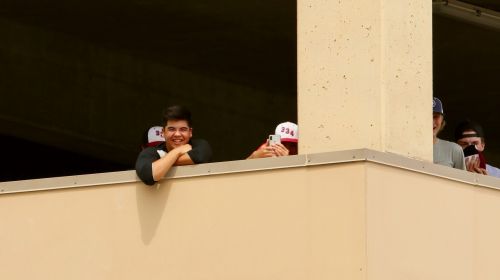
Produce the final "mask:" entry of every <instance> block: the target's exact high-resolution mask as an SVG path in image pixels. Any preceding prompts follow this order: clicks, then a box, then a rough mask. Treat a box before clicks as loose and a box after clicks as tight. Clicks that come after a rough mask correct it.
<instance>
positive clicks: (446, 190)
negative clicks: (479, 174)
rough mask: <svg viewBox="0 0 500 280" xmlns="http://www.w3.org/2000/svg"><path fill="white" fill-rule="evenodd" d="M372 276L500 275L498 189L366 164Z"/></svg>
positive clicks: (397, 277) (490, 277) (451, 276)
mask: <svg viewBox="0 0 500 280" xmlns="http://www.w3.org/2000/svg"><path fill="white" fill-rule="evenodd" d="M366 178H367V202H368V203H367V221H368V222H367V228H368V232H367V243H368V249H367V252H368V279H373V280H379V279H380V280H382V279H426V280H427V279H428V280H432V279H436V280H438V279H464V280H465V279H499V277H500V261H499V254H500V253H499V252H500V240H499V239H498V236H500V221H499V219H498V216H499V215H500V191H499V190H498V189H490V188H484V187H473V186H471V185H470V184H465V183H459V182H452V181H449V180H447V179H442V178H435V177H433V176H427V175H423V174H408V172H399V170H397V169H395V168H390V167H384V166H380V165H376V164H368V166H367V172H366Z"/></svg>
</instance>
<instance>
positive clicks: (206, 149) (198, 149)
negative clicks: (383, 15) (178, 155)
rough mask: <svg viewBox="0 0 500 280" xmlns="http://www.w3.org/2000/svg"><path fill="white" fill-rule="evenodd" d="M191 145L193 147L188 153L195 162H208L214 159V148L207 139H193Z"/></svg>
mask: <svg viewBox="0 0 500 280" xmlns="http://www.w3.org/2000/svg"><path fill="white" fill-rule="evenodd" d="M191 146H192V147H193V149H192V150H191V151H189V152H188V155H189V157H190V158H191V160H192V161H193V162H194V163H207V162H210V160H212V148H211V147H210V144H208V142H207V141H206V140H203V139H192V140H191Z"/></svg>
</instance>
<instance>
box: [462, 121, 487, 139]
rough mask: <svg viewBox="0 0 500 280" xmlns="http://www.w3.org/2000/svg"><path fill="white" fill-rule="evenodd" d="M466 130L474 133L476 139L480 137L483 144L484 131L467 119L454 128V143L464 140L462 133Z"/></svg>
mask: <svg viewBox="0 0 500 280" xmlns="http://www.w3.org/2000/svg"><path fill="white" fill-rule="evenodd" d="M467 130H472V131H474V132H475V133H476V135H477V137H480V138H481V140H482V141H483V142H484V131H483V127H482V126H481V125H479V124H478V123H476V122H474V121H471V120H469V119H467V120H464V121H462V122H460V123H459V124H458V125H457V128H455V141H458V140H459V139H462V138H464V136H463V133H464V132H465V131H467Z"/></svg>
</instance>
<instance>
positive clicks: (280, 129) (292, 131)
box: [274, 122, 299, 143]
mask: <svg viewBox="0 0 500 280" xmlns="http://www.w3.org/2000/svg"><path fill="white" fill-rule="evenodd" d="M274 134H277V135H279V136H281V142H295V143H297V142H299V127H298V126H297V125H296V124H294V123H292V122H284V123H280V124H278V126H277V127H276V130H275V133H274Z"/></svg>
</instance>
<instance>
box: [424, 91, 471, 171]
mask: <svg viewBox="0 0 500 280" xmlns="http://www.w3.org/2000/svg"><path fill="white" fill-rule="evenodd" d="M432 119H433V120H432V134H433V143H434V145H433V159H434V163H436V164H441V165H446V166H449V167H453V168H456V169H462V170H465V160H464V152H463V150H462V148H461V147H460V146H459V145H457V144H456V143H453V142H449V141H445V140H442V139H439V138H438V137H437V136H438V134H439V132H441V131H442V130H443V129H444V126H445V124H446V122H445V121H444V110H443V103H442V102H441V100H439V99H438V98H436V97H434V99H433V101H432Z"/></svg>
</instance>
